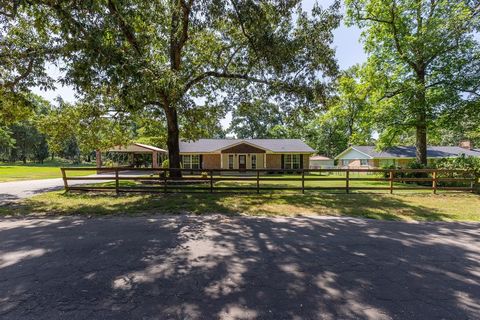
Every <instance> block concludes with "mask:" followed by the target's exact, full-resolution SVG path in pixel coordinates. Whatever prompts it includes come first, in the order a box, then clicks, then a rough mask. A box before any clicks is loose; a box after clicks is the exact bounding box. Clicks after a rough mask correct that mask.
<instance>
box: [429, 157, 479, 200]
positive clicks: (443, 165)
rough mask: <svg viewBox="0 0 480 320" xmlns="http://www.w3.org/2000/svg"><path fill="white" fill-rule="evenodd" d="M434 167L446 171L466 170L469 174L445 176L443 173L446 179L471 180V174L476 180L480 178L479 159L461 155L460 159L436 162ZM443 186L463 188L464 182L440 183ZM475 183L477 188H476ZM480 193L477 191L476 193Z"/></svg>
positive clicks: (457, 173) (458, 173)
mask: <svg viewBox="0 0 480 320" xmlns="http://www.w3.org/2000/svg"><path fill="white" fill-rule="evenodd" d="M435 167H436V168H437V169H448V170H459V169H461V170H468V171H469V172H466V173H461V172H455V173H449V174H445V173H443V174H442V176H443V177H448V178H471V177H472V172H473V174H474V175H475V177H476V178H477V179H478V177H479V176H480V158H475V157H465V156H464V155H462V156H461V157H457V158H445V159H441V160H438V161H437V162H436V164H435ZM442 185H443V186H449V187H457V186H465V182H442ZM478 186H479V185H478V183H477V187H478ZM478 191H480V190H478V189H477V192H478Z"/></svg>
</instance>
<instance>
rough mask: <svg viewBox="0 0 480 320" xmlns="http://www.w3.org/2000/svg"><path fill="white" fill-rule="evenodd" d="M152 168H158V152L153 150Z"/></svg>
mask: <svg viewBox="0 0 480 320" xmlns="http://www.w3.org/2000/svg"><path fill="white" fill-rule="evenodd" d="M152 168H158V152H157V151H153V152H152Z"/></svg>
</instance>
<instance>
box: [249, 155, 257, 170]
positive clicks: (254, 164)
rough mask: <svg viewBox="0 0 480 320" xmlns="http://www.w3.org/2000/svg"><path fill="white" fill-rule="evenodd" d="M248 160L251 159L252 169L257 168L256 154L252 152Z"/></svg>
mask: <svg viewBox="0 0 480 320" xmlns="http://www.w3.org/2000/svg"><path fill="white" fill-rule="evenodd" d="M250 160H251V163H252V169H257V155H256V154H252V155H251V156H250Z"/></svg>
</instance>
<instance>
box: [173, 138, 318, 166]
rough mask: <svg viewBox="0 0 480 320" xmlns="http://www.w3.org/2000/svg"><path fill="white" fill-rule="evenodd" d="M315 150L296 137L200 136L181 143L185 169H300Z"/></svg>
mask: <svg viewBox="0 0 480 320" xmlns="http://www.w3.org/2000/svg"><path fill="white" fill-rule="evenodd" d="M313 153H314V150H313V149H312V148H311V147H309V146H308V145H307V144H305V143H304V142H303V141H302V140H299V139H199V140H197V141H192V142H183V141H182V142H180V156H181V162H182V166H183V168H185V169H236V170H248V169H272V170H274V169H302V168H308V166H309V157H310V156H311V155H312V154H313Z"/></svg>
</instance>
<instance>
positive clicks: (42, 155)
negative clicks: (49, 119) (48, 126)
mask: <svg viewBox="0 0 480 320" xmlns="http://www.w3.org/2000/svg"><path fill="white" fill-rule="evenodd" d="M8 96H9V95H8V94H7V97H4V98H5V99H1V98H0V101H1V102H0V106H1V107H2V108H5V109H4V110H2V112H1V113H0V123H1V124H3V126H4V127H3V128H2V126H1V125H0V157H1V158H3V160H6V161H10V162H15V161H17V160H22V161H23V162H26V161H27V160H34V161H38V162H43V161H44V160H45V159H46V158H47V157H48V155H49V149H48V145H47V142H46V137H45V135H43V134H41V133H40V132H39V131H38V129H37V118H38V116H40V115H42V114H45V113H47V112H48V111H49V109H50V104H49V103H48V102H47V101H45V100H44V99H42V98H41V97H39V96H36V95H33V94H28V95H25V96H23V98H24V99H19V98H18V97H16V98H13V97H8ZM10 99H17V103H15V102H14V101H13V100H10Z"/></svg>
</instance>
